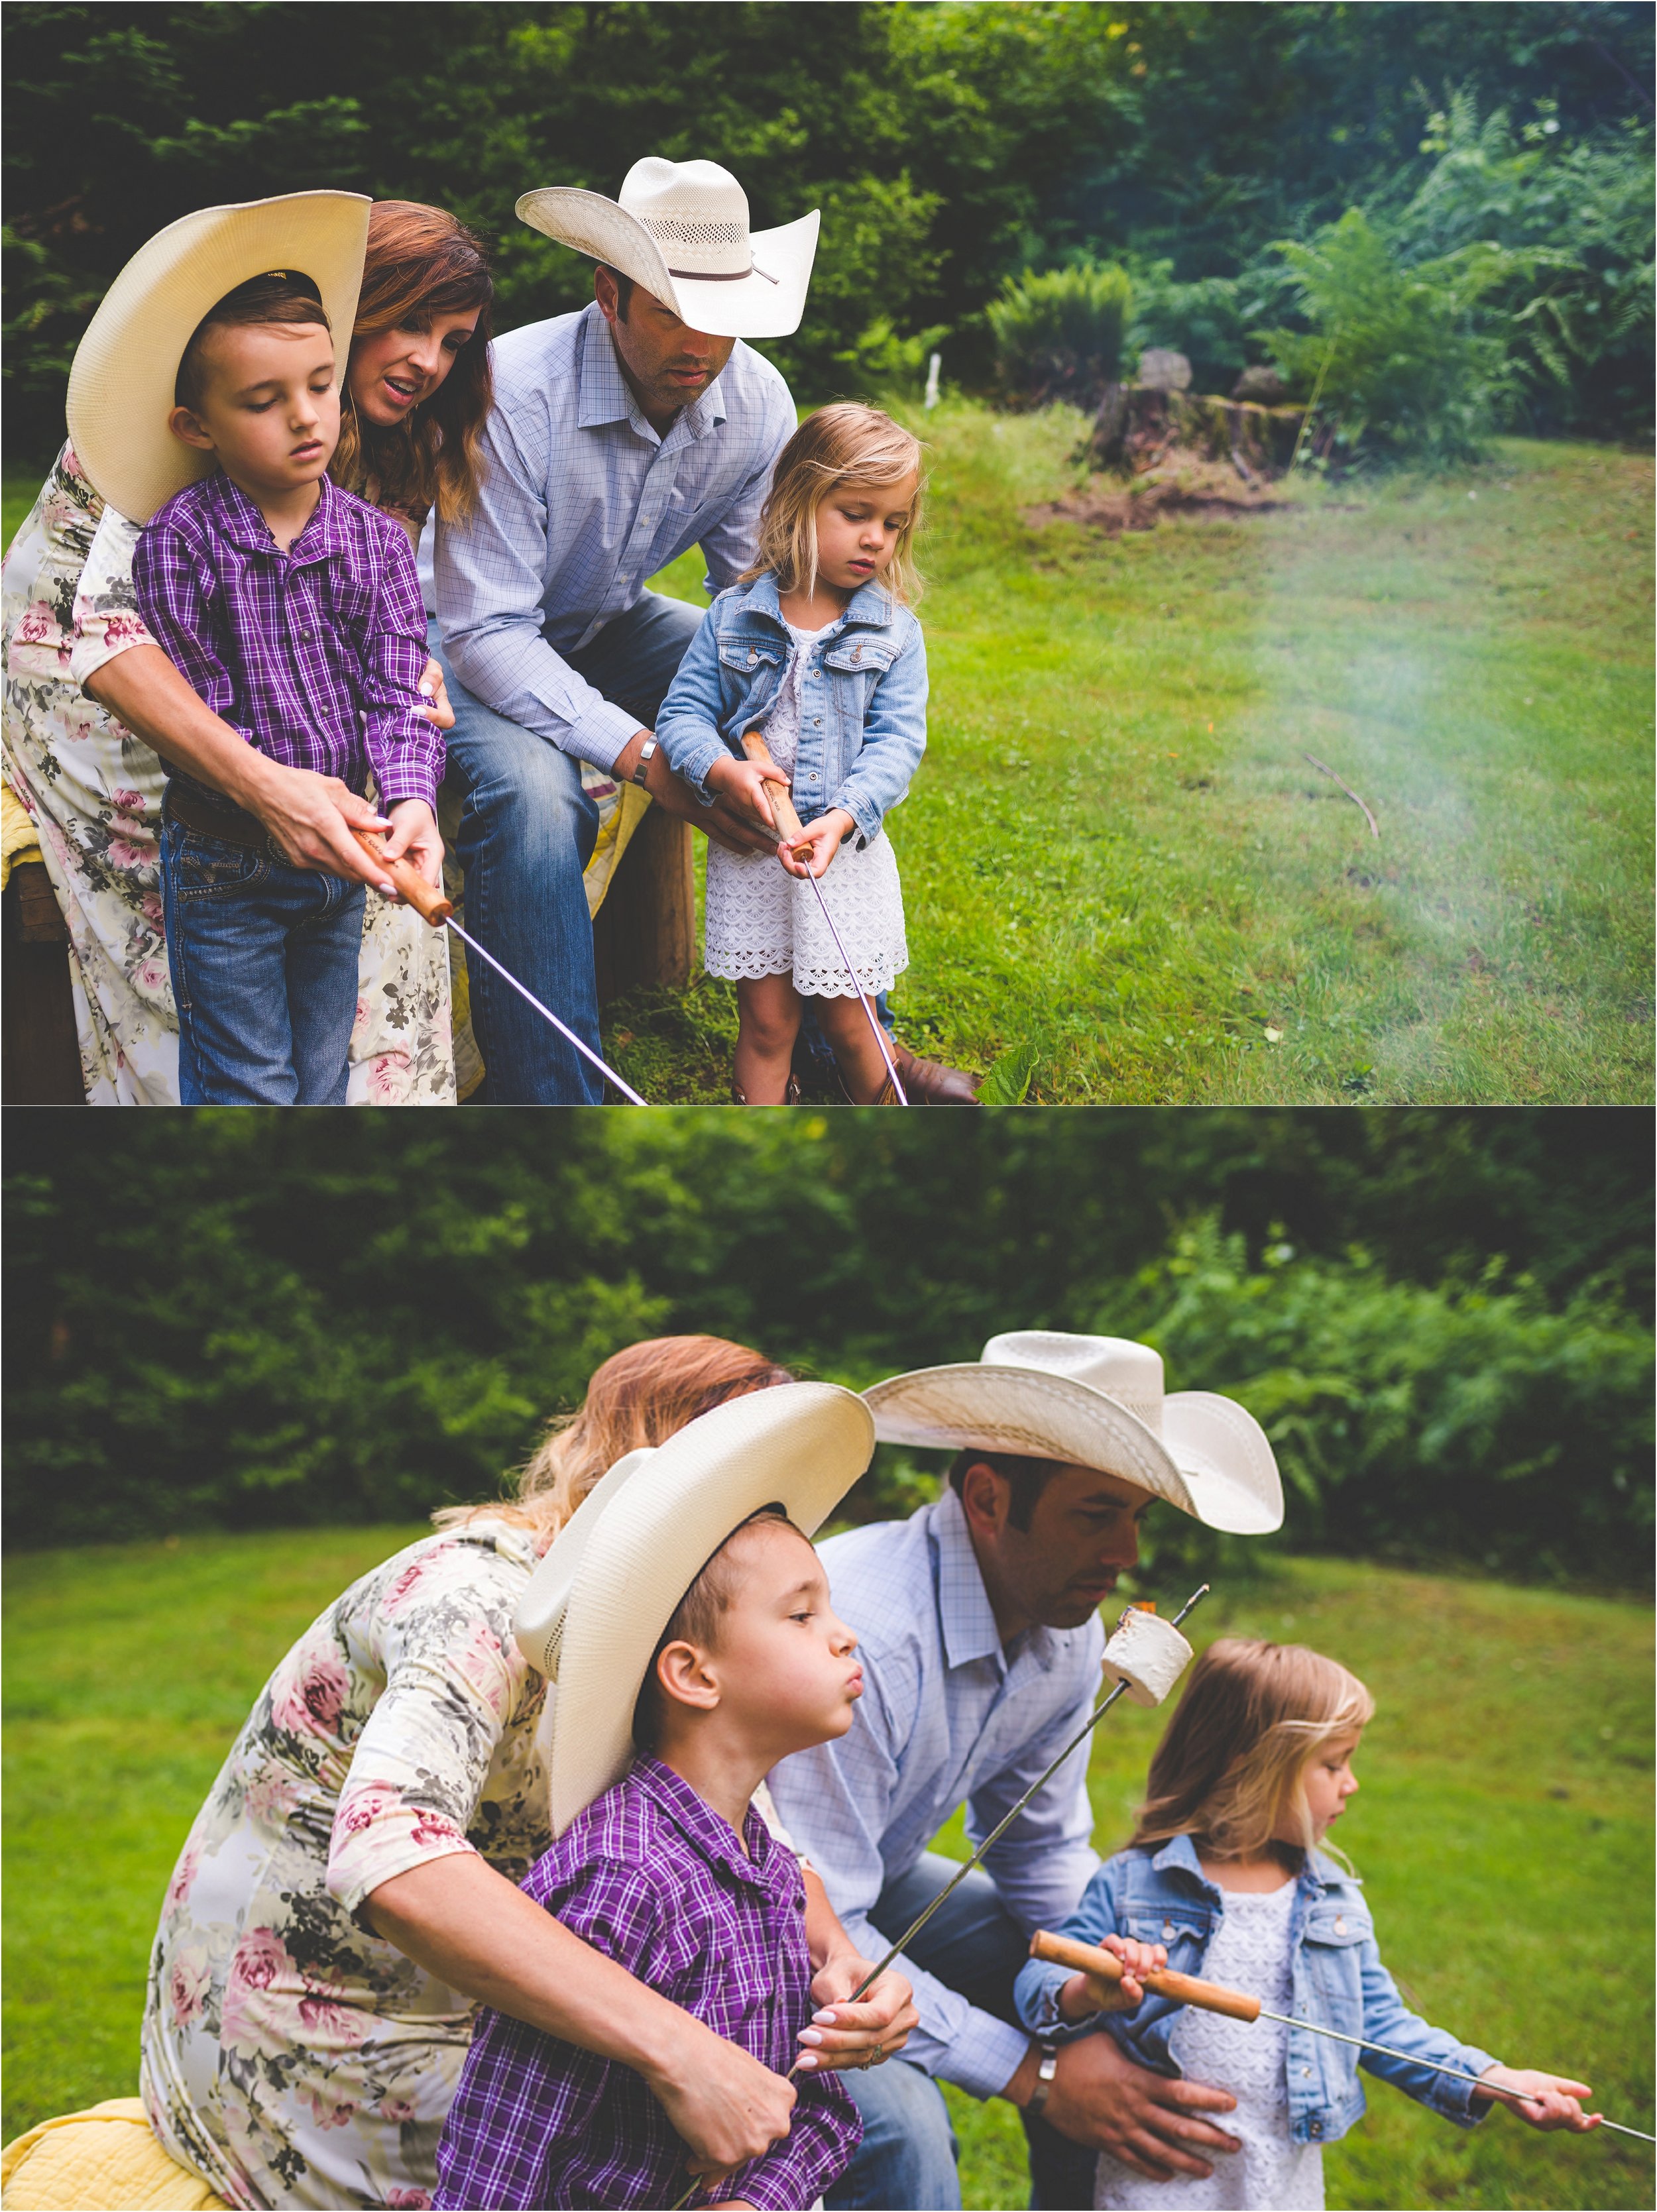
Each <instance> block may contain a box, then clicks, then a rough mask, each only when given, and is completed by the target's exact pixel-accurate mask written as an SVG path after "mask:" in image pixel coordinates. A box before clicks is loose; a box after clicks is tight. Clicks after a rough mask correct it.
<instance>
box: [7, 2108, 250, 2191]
mask: <svg viewBox="0 0 1657 2212" xmlns="http://www.w3.org/2000/svg"><path fill="white" fill-rule="evenodd" d="M0 2184H3V2186H4V2191H5V2194H4V2196H3V2197H0V2203H3V2205H4V2207H5V2212H225V2204H224V2199H223V2198H222V2197H215V2196H214V2194H213V2192H212V2191H211V2190H210V2188H209V2187H208V2186H207V2184H206V2183H205V2182H204V2181H201V2180H198V2179H197V2177H196V2176H195V2175H194V2174H193V2173H191V2172H187V2171H186V2168H185V2167H183V2166H180V2165H178V2164H177V2163H176V2162H175V2161H174V2160H172V2159H170V2158H169V2157H168V2154H167V2153H166V2152H165V2151H164V2150H163V2149H162V2148H161V2145H160V2144H159V2143H158V2142H156V2140H155V2136H154V2134H153V2133H152V2132H151V2130H150V2125H149V2120H148V2119H147V2118H146V2117H145V2115H144V2109H143V2104H142V2102H141V2101H140V2100H139V2099H138V2098H137V2097H109V2098H107V2099H106V2100H105V2101H104V2102H103V2103H102V2104H101V2105H94V2106H92V2107H91V2109H90V2110H89V2111H88V2112H64V2113H63V2114H61V2115H60V2116H59V2117H58V2118H57V2119H52V2120H42V2121H41V2123H40V2126H39V2127H38V2128H31V2129H30V2130H29V2131H28V2133H27V2135H22V2136H18V2137H17V2139H16V2141H15V2142H9V2143H8V2144H7V2145H6V2147H5V2148H4V2150H3V2151H0Z"/></svg>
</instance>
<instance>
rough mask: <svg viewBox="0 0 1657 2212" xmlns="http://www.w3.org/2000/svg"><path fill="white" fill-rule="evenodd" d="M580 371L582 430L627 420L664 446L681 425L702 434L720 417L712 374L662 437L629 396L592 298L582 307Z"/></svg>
mask: <svg viewBox="0 0 1657 2212" xmlns="http://www.w3.org/2000/svg"><path fill="white" fill-rule="evenodd" d="M579 376H580V396H579V398H578V399H577V402H576V426H577V427H578V428H581V429H582V430H594V429H597V428H599V427H600V425H601V424H603V423H606V422H630V423H631V425H632V426H633V428H635V429H636V430H637V431H638V432H639V434H640V435H641V436H643V437H646V438H652V439H655V440H656V441H657V443H658V444H661V445H664V446H665V445H666V444H667V441H668V439H669V438H672V437H673V435H674V433H675V432H676V431H680V430H682V431H683V432H684V433H685V436H687V437H690V438H702V437H705V436H706V435H707V433H708V432H709V431H710V430H711V429H714V428H716V427H717V425H718V424H720V423H721V422H724V420H725V393H724V388H723V386H722V381H721V380H720V378H719V377H717V376H716V377H715V379H714V380H713V382H712V383H711V384H710V386H708V389H707V390H706V391H705V392H698V394H697V396H696V398H694V399H692V400H691V401H690V402H689V404H687V405H685V406H684V407H681V408H680V409H679V413H678V414H677V415H676V416H674V418H673V422H671V423H670V424H669V425H668V427H667V436H666V437H661V436H659V435H658V433H657V431H656V429H655V426H654V425H653V424H651V423H649V422H646V421H645V419H644V416H643V411H642V410H641V409H640V407H639V404H638V402H637V399H636V398H634V397H633V390H632V386H631V385H630V384H629V383H628V381H627V379H626V378H625V377H624V375H623V374H622V373H621V360H620V356H618V354H617V352H616V342H615V339H614V338H613V337H612V335H611V331H610V325H609V324H608V323H607V322H606V319H605V315H604V311H603V309H602V308H601V307H600V306H599V303H598V301H596V300H594V301H592V302H591V303H590V305H588V307H584V308H583V309H582V331H581V367H580V370H579Z"/></svg>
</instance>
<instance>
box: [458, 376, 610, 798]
mask: <svg viewBox="0 0 1657 2212" xmlns="http://www.w3.org/2000/svg"><path fill="white" fill-rule="evenodd" d="M544 444H545V431H544V429H543V428H540V427H539V426H537V425H536V424H534V422H533V417H532V418H529V419H526V418H525V417H524V416H518V417H516V418H515V419H513V420H509V419H508V416H507V415H506V412H505V410H503V408H500V407H496V410H495V411H494V412H493V413H492V414H491V415H490V417H489V420H488V422H487V424H486V425H485V428H484V437H483V453H482V468H481V471H480V482H479V485H478V502H477V505H476V507H474V508H473V510H472V513H471V515H470V516H469V517H468V518H467V519H466V521H464V522H460V523H445V524H442V525H440V526H439V528H438V531H437V543H436V553H435V555H434V560H433V571H434V575H435V578H436V586H437V619H438V621H439V623H441V624H442V632H443V643H444V646H445V647H446V648H447V650H448V656H449V659H450V660H451V661H452V662H453V664H454V672H455V674H456V675H457V676H458V677H459V678H460V681H461V683H462V684H465V685H466V689H467V690H468V691H470V692H471V693H472V696H474V698H478V699H481V700H482V702H483V703H484V706H486V707H490V708H493V709H494V711H495V712H496V714H501V715H503V716H504V717H505V718H506V720H508V721H509V722H516V723H517V724H518V726H519V727H520V728H521V729H525V730H529V731H532V732H533V733H534V734H535V736H537V737H539V738H545V739H546V741H547V743H548V744H554V745H557V747H558V749H559V750H560V751H562V752H567V753H573V754H574V755H575V757H576V758H577V759H578V760H585V761H591V762H592V763H593V765H594V767H595V768H601V769H614V767H615V764H616V760H617V757H618V755H619V754H620V753H621V751H622V750H623V749H624V746H625V745H626V744H627V742H628V740H629V739H630V738H631V737H632V736H633V734H634V732H636V731H637V728H638V726H639V725H638V720H637V716H636V715H633V714H629V713H628V712H627V710H626V709H625V708H623V707H617V706H613V705H612V703H611V702H610V701H609V700H607V699H606V697H605V696H604V695H603V693H602V692H600V691H598V690H595V689H594V686H593V685H592V684H589V683H588V681H587V679H586V678H585V677H582V676H578V675H577V674H576V671H575V670H574V669H573V668H572V667H571V666H570V663H569V662H568V661H567V660H565V659H564V657H563V655H562V654H561V653H557V652H556V651H555V650H554V648H553V647H551V646H550V645H549V644H548V643H547V641H546V640H545V637H544V636H543V635H542V626H543V624H544V623H545V619H546V616H545V608H544V607H543V605H542V599H543V595H544V594H545V590H546V562H547V511H546V496H545V485H546V483H547V474H548V466H549V456H548V455H547V454H546V453H544V452H541V451H539V450H538V448H539V447H541V446H542V445H544Z"/></svg>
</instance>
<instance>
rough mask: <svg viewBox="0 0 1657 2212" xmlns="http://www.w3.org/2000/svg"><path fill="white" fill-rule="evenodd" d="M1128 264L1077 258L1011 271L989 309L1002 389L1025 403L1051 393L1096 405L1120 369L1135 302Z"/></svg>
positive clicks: (1039, 403)
mask: <svg viewBox="0 0 1657 2212" xmlns="http://www.w3.org/2000/svg"><path fill="white" fill-rule="evenodd" d="M1132 301H1133V285H1132V283H1131V280H1130V277H1129V276H1128V273H1127V271H1126V270H1124V269H1118V268H1117V267H1116V266H1115V265H1114V264H1111V263H1101V262H1097V261H1078V262H1076V263H1075V264H1072V265H1071V266H1070V267H1069V268H1065V269H1045V270H1033V269H1026V270H1025V272H1024V274H1023V275H1022V276H1009V277H1008V278H1007V280H1006V281H1005V283H1003V284H1002V288H1001V293H1000V296H999V297H998V298H996V299H994V300H992V301H990V305H989V307H987V308H986V309H985V311H984V312H985V314H986V315H987V317H988V319H989V323H990V335H991V336H992V337H993V338H994V339H995V342H996V374H997V375H998V376H999V378H1000V380H1001V384H1002V389H1003V391H1005V392H1007V394H1008V397H1009V398H1014V399H1016V400H1018V401H1020V403H1022V404H1027V405H1030V406H1035V407H1039V406H1043V405H1045V404H1046V403H1047V402H1048V401H1049V400H1051V399H1069V400H1071V401H1074V402H1075V404H1077V405H1078V406H1082V407H1090V406H1097V405H1098V404H1099V400H1100V395H1101V393H1102V392H1103V391H1104V388H1105V386H1106V385H1107V384H1114V383H1115V382H1116V381H1117V380H1118V378H1119V377H1120V375H1121V374H1122V338H1123V332H1124V330H1125V328H1126V326H1127V321H1128V311H1129V308H1130V306H1131V305H1132Z"/></svg>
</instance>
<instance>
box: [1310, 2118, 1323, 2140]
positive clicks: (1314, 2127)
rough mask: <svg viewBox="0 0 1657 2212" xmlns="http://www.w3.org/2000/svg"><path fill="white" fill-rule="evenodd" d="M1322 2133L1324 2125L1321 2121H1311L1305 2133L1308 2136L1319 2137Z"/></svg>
mask: <svg viewBox="0 0 1657 2212" xmlns="http://www.w3.org/2000/svg"><path fill="white" fill-rule="evenodd" d="M1323 2131H1324V2124H1323V2122H1322V2121H1321V2120H1313V2122H1312V2123H1311V2124H1310V2125H1309V2126H1308V2127H1307V2134H1308V2135H1309V2136H1320V2135H1321V2134H1322V2133H1323Z"/></svg>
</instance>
